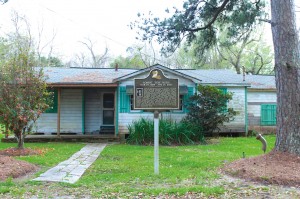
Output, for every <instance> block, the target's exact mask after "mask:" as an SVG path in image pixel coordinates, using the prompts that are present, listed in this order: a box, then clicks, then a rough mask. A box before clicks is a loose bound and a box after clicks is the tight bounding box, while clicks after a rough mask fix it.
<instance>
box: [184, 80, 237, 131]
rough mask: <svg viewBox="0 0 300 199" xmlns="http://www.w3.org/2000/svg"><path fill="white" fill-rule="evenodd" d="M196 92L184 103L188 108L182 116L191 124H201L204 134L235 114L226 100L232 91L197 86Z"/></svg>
mask: <svg viewBox="0 0 300 199" xmlns="http://www.w3.org/2000/svg"><path fill="white" fill-rule="evenodd" d="M198 91H199V93H198V94H195V95H193V96H191V97H190V99H189V102H188V103H187V104H186V107H187V109H188V110H189V112H188V114H187V116H186V117H185V118H184V120H185V122H186V123H190V124H191V125H192V126H201V127H202V128H203V131H204V132H205V133H206V134H211V133H212V132H213V131H215V130H217V129H218V127H219V126H220V125H222V124H223V123H224V122H229V121H230V120H232V119H233V117H234V116H235V115H236V112H235V111H234V110H233V109H232V108H227V102H228V101H229V100H231V99H232V93H223V92H222V91H221V90H219V89H218V88H216V87H214V86H202V85H199V86H198Z"/></svg>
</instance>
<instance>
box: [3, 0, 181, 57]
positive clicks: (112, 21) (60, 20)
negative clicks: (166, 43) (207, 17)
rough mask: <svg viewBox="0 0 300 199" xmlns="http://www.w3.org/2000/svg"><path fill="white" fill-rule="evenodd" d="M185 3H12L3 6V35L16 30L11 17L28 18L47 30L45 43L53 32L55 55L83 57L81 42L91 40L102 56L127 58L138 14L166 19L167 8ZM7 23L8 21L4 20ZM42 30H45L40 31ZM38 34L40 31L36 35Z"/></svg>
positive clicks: (145, 0) (110, 0)
mask: <svg viewBox="0 0 300 199" xmlns="http://www.w3.org/2000/svg"><path fill="white" fill-rule="evenodd" d="M182 2H183V1H182V0H108V1H103V0H102V1H101V0H85V1H78V0H63V1H62V0H9V1H8V2H7V3H6V4H4V5H0V19H1V20H0V34H1V33H2V34H3V33H5V32H7V30H10V29H11V28H12V27H11V26H10V24H11V21H10V19H11V13H12V10H15V11H17V12H18V13H19V14H21V15H25V16H26V18H27V19H28V21H29V23H30V25H31V27H32V28H31V29H32V30H38V27H43V29H44V31H43V32H44V33H43V39H42V42H45V43H46V42H47V41H49V40H50V39H51V38H52V36H53V32H55V34H56V37H55V40H54V46H55V49H54V51H55V53H56V54H57V55H59V56H60V57H61V58H62V59H64V60H66V59H69V58H70V57H72V56H73V55H74V54H76V53H80V51H82V49H83V45H82V44H81V43H80V42H79V41H84V40H85V38H90V39H91V41H93V42H95V45H94V46H95V47H96V50H98V52H99V53H100V54H101V53H102V52H104V49H105V47H106V46H107V47H108V49H109V53H110V54H111V55H112V56H117V55H119V54H122V55H124V54H126V49H127V48H128V47H130V46H132V45H133V44H135V43H138V41H137V40H136V39H135V38H136V36H137V34H136V31H135V30H131V29H130V28H129V26H128V25H129V24H130V22H133V21H135V20H137V19H138V17H137V14H138V13H139V12H140V13H148V12H149V11H150V10H151V11H152V12H153V13H154V14H158V15H160V16H163V14H164V11H165V9H166V8H172V7H173V6H177V7H181V5H182ZM3 19H4V20H3ZM40 29H41V28H40ZM36 34H37V31H36Z"/></svg>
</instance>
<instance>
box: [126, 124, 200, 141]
mask: <svg viewBox="0 0 300 199" xmlns="http://www.w3.org/2000/svg"><path fill="white" fill-rule="evenodd" d="M128 130H129V137H128V138H127V140H126V142H127V143H129V144H137V145H151V144H153V142H154V123H153V120H150V119H145V118H141V119H140V120H138V121H134V122H133V123H132V124H131V125H129V126H128ZM195 142H196V143H198V142H204V135H203V131H202V128H200V127H197V126H195V125H192V124H190V123H188V122H186V121H181V122H178V123H177V122H174V121H172V120H165V119H162V120H160V121H159V143H160V144H161V145H186V144H194V143H195Z"/></svg>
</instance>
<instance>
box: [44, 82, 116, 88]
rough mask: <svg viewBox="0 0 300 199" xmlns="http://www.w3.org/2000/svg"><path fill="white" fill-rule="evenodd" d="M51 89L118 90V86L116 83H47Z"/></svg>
mask: <svg viewBox="0 0 300 199" xmlns="http://www.w3.org/2000/svg"><path fill="white" fill-rule="evenodd" d="M47 85H48V86H50V87H56V88H58V87H68V88H86V87H89V88H116V87H118V84H116V83H68V82H57V83H47Z"/></svg>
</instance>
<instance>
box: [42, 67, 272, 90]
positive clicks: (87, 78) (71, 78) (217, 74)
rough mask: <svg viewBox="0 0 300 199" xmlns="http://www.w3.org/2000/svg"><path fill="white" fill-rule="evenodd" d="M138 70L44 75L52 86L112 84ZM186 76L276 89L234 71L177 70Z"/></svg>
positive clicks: (48, 71)
mask: <svg viewBox="0 0 300 199" xmlns="http://www.w3.org/2000/svg"><path fill="white" fill-rule="evenodd" d="M137 71H138V70H137V69H121V68H120V69H118V70H117V71H115V69H114V68H56V67H45V68H44V73H45V75H46V78H47V80H46V81H47V83H50V84H110V83H113V80H114V79H117V78H120V77H122V76H126V75H129V74H131V73H134V72H137ZM176 71H178V72H180V73H183V74H185V75H188V76H191V77H194V78H197V79H200V80H201V83H202V84H214V85H224V86H234V85H239V86H250V88H251V89H252V88H253V89H275V88H276V87H275V77H274V76H268V75H246V76H245V81H243V75H242V74H236V72H235V71H233V70H228V69H216V70H192V69H191V70H184V69H178V70H176Z"/></svg>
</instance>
